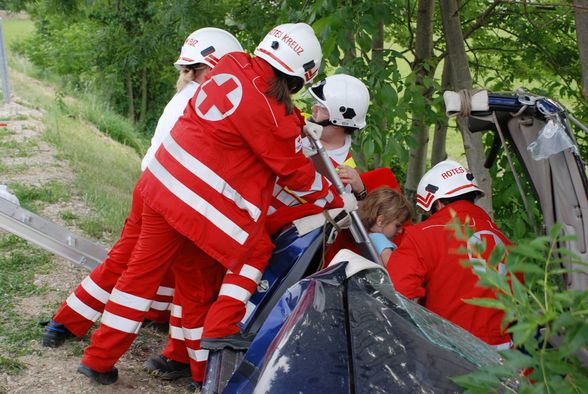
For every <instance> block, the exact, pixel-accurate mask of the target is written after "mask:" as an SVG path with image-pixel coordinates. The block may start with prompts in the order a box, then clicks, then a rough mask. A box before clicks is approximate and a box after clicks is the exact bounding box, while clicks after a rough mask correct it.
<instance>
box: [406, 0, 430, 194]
mask: <svg viewBox="0 0 588 394" xmlns="http://www.w3.org/2000/svg"><path fill="white" fill-rule="evenodd" d="M434 11H435V2H434V0H419V4H418V12H417V22H416V40H415V59H414V63H413V65H412V69H413V72H415V73H416V86H417V88H418V91H419V92H420V93H422V95H423V97H424V100H425V106H426V107H430V102H431V97H432V95H433V89H432V88H431V87H426V86H425V84H424V80H425V78H427V77H428V78H429V79H430V80H431V79H433V77H434V75H435V68H434V67H433V66H432V65H431V58H432V56H433V15H434ZM427 65H428V66H429V67H427ZM413 119H414V120H413V121H412V129H413V131H414V137H415V140H416V146H415V147H414V148H411V149H410V152H409V159H408V170H407V174H406V182H405V184H404V193H405V195H406V197H407V198H408V199H409V201H415V199H416V190H417V186H418V184H419V181H420V179H421V177H422V176H423V174H424V173H425V168H426V166H427V146H428V144H429V126H430V125H429V124H428V123H427V121H426V120H425V117H424V116H419V114H417V113H413Z"/></svg>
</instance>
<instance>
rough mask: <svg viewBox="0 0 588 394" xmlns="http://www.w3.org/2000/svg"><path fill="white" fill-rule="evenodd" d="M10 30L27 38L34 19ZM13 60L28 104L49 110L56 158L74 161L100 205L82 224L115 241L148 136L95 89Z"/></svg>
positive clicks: (81, 183) (80, 185)
mask: <svg viewBox="0 0 588 394" xmlns="http://www.w3.org/2000/svg"><path fill="white" fill-rule="evenodd" d="M10 29H14V32H13V31H9V28H8V26H7V28H6V29H5V31H6V35H7V36H10V37H11V38H10V40H12V42H14V41H16V40H17V38H16V36H18V37H20V38H24V37H25V36H26V35H27V34H30V33H31V32H32V31H33V30H32V23H30V21H22V20H19V21H11V24H10ZM10 60H11V62H10V65H11V66H12V68H13V70H12V72H11V74H10V79H11V86H12V88H13V91H14V92H15V94H16V95H18V96H19V97H22V99H23V101H24V102H23V104H26V105H29V106H30V105H31V104H32V105H33V106H34V107H36V108H38V109H43V110H45V117H44V119H43V122H44V123H45V125H46V126H47V130H46V132H45V133H44V135H43V138H44V139H45V140H47V141H48V142H49V143H51V144H52V145H54V146H55V147H56V148H57V154H56V157H58V158H60V159H67V160H68V161H69V163H70V167H71V168H72V169H73V171H74V173H75V175H76V179H75V185H74V186H75V188H76V191H77V192H79V195H80V196H81V197H82V199H83V200H84V202H85V203H87V204H88V205H89V206H91V207H92V208H94V212H95V215H94V216H91V217H83V218H79V220H77V221H76V224H77V225H78V226H80V227H81V228H82V229H83V230H84V231H85V232H86V233H87V234H89V235H91V236H93V237H96V238H103V237H106V238H107V239H108V240H109V241H111V240H112V238H113V237H116V236H117V235H118V234H119V232H120V228H121V226H122V223H123V221H124V219H125V218H126V216H127V214H128V210H129V206H130V200H131V195H132V189H133V187H134V184H135V182H136V180H137V178H138V176H139V174H140V154H142V153H143V152H144V151H145V150H146V147H147V146H148V141H147V140H146V139H145V138H144V137H141V135H140V134H139V133H138V132H137V131H136V130H135V128H134V126H133V125H132V124H130V123H129V122H128V121H127V120H126V119H125V118H124V117H121V116H120V115H118V114H115V113H114V112H113V111H111V110H110V109H109V106H108V105H107V104H106V103H103V102H100V101H99V100H98V99H96V98H95V97H93V96H92V95H91V94H86V95H83V94H77V95H73V94H70V93H71V92H68V91H64V90H63V88H62V86H63V85H59V84H55V82H59V79H58V78H55V77H54V76H51V75H47V74H46V73H44V72H42V71H39V70H36V69H35V68H34V67H33V66H31V65H30V63H29V62H28V61H26V60H25V59H23V58H22V57H18V56H13V57H11V59H10ZM39 75H43V76H44V77H47V78H48V79H46V80H45V82H44V83H43V84H39V82H38V81H36V80H34V79H31V78H29V77H28V76H34V77H38V76H39ZM97 129H98V130H100V131H101V132H103V133H104V134H107V135H109V136H110V137H112V138H113V139H116V140H118V141H122V142H124V143H126V144H128V146H124V145H121V144H119V143H116V142H114V141H113V140H111V139H109V138H107V137H105V136H104V135H103V134H101V133H100V132H97ZM17 195H18V194H17ZM19 198H20V196H19Z"/></svg>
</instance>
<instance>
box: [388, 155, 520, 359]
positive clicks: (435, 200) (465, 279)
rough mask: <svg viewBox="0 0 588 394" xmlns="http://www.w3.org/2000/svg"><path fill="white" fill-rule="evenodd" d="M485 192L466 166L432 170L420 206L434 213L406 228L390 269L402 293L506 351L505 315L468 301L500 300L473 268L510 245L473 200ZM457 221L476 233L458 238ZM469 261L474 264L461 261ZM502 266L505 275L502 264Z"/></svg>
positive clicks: (420, 191) (422, 183)
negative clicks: (499, 247) (503, 327)
mask: <svg viewBox="0 0 588 394" xmlns="http://www.w3.org/2000/svg"><path fill="white" fill-rule="evenodd" d="M482 195H483V192H482V190H481V189H480V188H479V187H478V185H477V182H476V180H475V179H474V176H473V175H472V174H471V173H470V172H469V171H468V170H467V169H466V168H464V167H463V166H462V165H461V164H459V163H457V162H455V161H452V160H446V161H442V162H440V163H438V164H437V165H436V166H434V167H433V168H431V169H430V170H429V171H428V172H427V173H425V175H424V176H423V178H422V179H421V181H420V182H419V185H418V188H417V205H418V206H419V207H421V208H422V209H424V210H425V211H427V212H428V211H431V212H432V215H431V216H430V217H429V218H428V219H426V220H424V221H423V222H421V223H418V224H415V225H413V226H411V227H408V228H406V229H405V234H404V237H403V239H402V243H401V244H400V246H399V247H398V249H396V251H394V252H393V253H392V255H391V257H390V259H389V261H388V266H387V269H388V273H389V274H390V278H391V279H392V283H393V285H394V287H395V288H396V290H397V291H398V292H400V293H401V294H403V295H404V296H406V297H407V298H409V299H415V300H418V301H419V302H420V303H421V304H422V305H423V306H425V307H426V308H427V309H429V310H431V311H432V312H434V313H436V314H438V315H440V316H442V317H444V318H445V319H447V320H449V321H451V322H453V323H455V324H457V325H459V326H461V327H462V328H464V329H465V330H467V331H469V332H471V333H472V334H474V335H475V336H477V337H478V338H480V339H481V340H483V341H484V342H486V343H488V344H489V345H492V346H494V347H495V348H496V349H499V350H502V349H507V348H509V347H510V346H511V345H512V342H511V338H510V336H509V334H508V333H506V331H505V330H503V329H502V328H501V324H502V319H503V317H504V313H503V312H502V311H500V310H498V309H493V308H484V307H480V306H476V305H470V304H466V303H465V302H464V300H467V299H472V298H496V294H495V292H494V290H492V289H488V288H485V287H482V286H479V285H477V282H478V277H477V276H476V275H475V273H474V271H473V270H485V269H487V266H486V262H487V261H488V259H489V256H490V255H491V253H492V251H493V250H494V249H495V248H496V247H497V246H502V247H504V248H505V250H506V248H507V247H508V246H509V245H510V242H509V240H508V239H507V238H506V237H505V236H504V234H503V233H502V232H501V231H500V229H499V228H498V227H497V226H496V224H494V222H493V221H492V219H491V218H490V216H488V214H487V213H486V212H485V211H484V210H483V209H482V208H480V207H478V206H477V205H475V204H474V201H475V199H476V198H478V197H480V196H482ZM456 220H457V221H459V223H460V225H461V226H464V228H465V227H467V228H469V229H470V230H471V231H472V232H473V235H472V236H471V237H469V239H467V240H462V239H459V238H458V236H457V235H456V233H455V228H454V227H451V226H452V223H455V221H456ZM464 261H469V262H471V263H472V264H473V268H472V266H464V265H462V262H464ZM498 270H499V272H500V273H502V274H505V272H506V270H505V269H504V265H503V263H500V264H499V265H498Z"/></svg>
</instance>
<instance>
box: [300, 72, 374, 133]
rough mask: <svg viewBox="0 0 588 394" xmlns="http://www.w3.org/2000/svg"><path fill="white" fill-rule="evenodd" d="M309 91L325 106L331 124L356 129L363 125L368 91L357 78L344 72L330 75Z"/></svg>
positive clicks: (367, 105)
mask: <svg viewBox="0 0 588 394" xmlns="http://www.w3.org/2000/svg"><path fill="white" fill-rule="evenodd" d="M309 91H310V94H312V96H313V97H314V98H315V99H317V100H318V102H319V103H321V104H322V105H324V106H325V107H326V108H327V110H328V111H329V122H331V123H332V124H334V125H337V126H344V127H354V128H356V129H362V128H364V127H365V116H366V115H367V110H368V107H369V106H370V92H369V91H368V89H367V87H366V86H365V84H364V83H363V82H361V81H360V80H359V79H357V78H355V77H352V76H351V75H345V74H337V75H331V76H330V77H326V78H325V79H323V80H322V81H320V82H319V83H317V84H316V85H314V86H312V87H311V88H310V89H309Z"/></svg>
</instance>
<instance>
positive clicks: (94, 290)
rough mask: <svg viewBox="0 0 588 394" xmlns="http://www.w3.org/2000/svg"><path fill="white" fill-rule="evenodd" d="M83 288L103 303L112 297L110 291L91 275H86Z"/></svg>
mask: <svg viewBox="0 0 588 394" xmlns="http://www.w3.org/2000/svg"><path fill="white" fill-rule="evenodd" d="M82 288H83V289H84V290H86V293H88V294H90V295H91V296H92V297H94V298H96V299H97V300H98V301H100V302H101V303H103V304H106V302H107V301H108V298H109V297H110V293H109V292H107V291H106V290H104V289H103V288H101V287H100V286H98V285H97V284H96V282H94V281H93V280H92V278H90V277H89V276H86V277H85V278H84V280H83V281H82Z"/></svg>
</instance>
